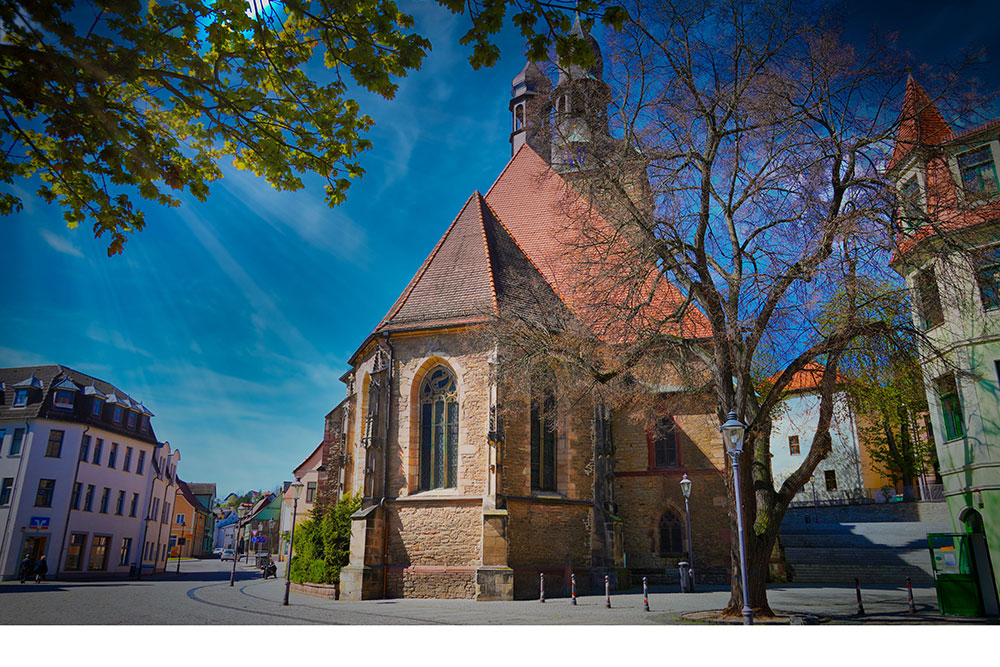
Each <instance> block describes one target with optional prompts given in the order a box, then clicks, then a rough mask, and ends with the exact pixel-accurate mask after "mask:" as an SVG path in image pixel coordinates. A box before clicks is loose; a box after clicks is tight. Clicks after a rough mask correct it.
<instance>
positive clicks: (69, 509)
mask: <svg viewBox="0 0 1000 667" xmlns="http://www.w3.org/2000/svg"><path fill="white" fill-rule="evenodd" d="M88 431H90V424H87V428H85V429H83V435H81V436H80V447H81V448H82V447H83V439H84V438H86V437H87V432H88ZM79 474H80V450H79V449H78V450H76V469H75V470H74V471H73V485H74V486H75V485H76V480H77V477H78V476H79ZM81 490H82V489H81ZM72 511H73V487H72V486H71V487H70V489H69V502H67V503H66V522H65V523H64V524H63V535H62V543H61V544H60V545H59V558H58V559H56V571H55V574H53V575H52V578H53V579H58V578H59V566H60V565H61V564H62V559H63V553H64V552H65V551H66V538H67V537H68V536H69V517H70V513H71V512H72ZM81 556H82V554H81Z"/></svg>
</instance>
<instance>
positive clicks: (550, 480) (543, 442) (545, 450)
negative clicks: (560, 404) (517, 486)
mask: <svg viewBox="0 0 1000 667" xmlns="http://www.w3.org/2000/svg"><path fill="white" fill-rule="evenodd" d="M558 440H559V433H558V429H557V425H556V397H555V394H554V393H553V391H552V383H548V384H547V385H546V386H545V389H543V390H542V395H541V396H540V397H538V398H534V399H532V401H531V489H532V490H533V491H555V490H556V443H557V442H558Z"/></svg>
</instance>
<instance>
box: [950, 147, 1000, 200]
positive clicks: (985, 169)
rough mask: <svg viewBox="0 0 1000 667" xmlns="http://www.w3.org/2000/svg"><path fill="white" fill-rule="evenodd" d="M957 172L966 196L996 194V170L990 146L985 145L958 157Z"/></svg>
mask: <svg viewBox="0 0 1000 667" xmlns="http://www.w3.org/2000/svg"><path fill="white" fill-rule="evenodd" d="M958 170H959V172H960V173H961V175H962V188H963V189H964V190H965V193H966V195H990V194H994V193H995V192H997V169H996V165H995V164H994V162H993V152H992V151H991V150H990V145H989V144H985V145H983V146H979V147H978V148H973V149H972V150H971V151H966V152H965V153H961V154H960V155H959V156H958Z"/></svg>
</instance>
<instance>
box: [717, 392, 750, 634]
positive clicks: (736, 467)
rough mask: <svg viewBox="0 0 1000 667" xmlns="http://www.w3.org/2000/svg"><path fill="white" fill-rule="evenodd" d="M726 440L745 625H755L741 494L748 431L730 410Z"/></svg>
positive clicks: (723, 428) (725, 430) (724, 438)
mask: <svg viewBox="0 0 1000 667" xmlns="http://www.w3.org/2000/svg"><path fill="white" fill-rule="evenodd" d="M719 430H720V431H721V432H722V438H723V440H724V441H725V445H726V453H727V454H729V458H730V459H732V461H733V491H734V492H735V493H736V526H737V531H738V533H739V539H740V576H741V578H742V580H743V581H742V584H743V625H753V609H751V608H750V596H749V595H748V594H747V593H748V591H747V548H746V540H745V539H744V537H743V501H742V499H741V496H740V455H741V454H743V433H744V431H746V426H744V425H743V424H742V423H741V422H740V420H738V419H737V418H736V413H735V412H734V411H732V410H730V412H729V420H728V421H727V422H726V423H725V424H723V425H722V426H721V427H719Z"/></svg>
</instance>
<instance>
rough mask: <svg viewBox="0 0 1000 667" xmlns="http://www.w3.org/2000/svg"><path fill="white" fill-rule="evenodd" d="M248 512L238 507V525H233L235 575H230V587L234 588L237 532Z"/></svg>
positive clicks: (234, 573)
mask: <svg viewBox="0 0 1000 667" xmlns="http://www.w3.org/2000/svg"><path fill="white" fill-rule="evenodd" d="M246 512H247V510H246V508H245V507H238V508H237V509H236V516H237V517H238V518H237V519H236V523H235V524H234V525H233V573H232V574H230V575H229V585H230V586H232V585H233V584H234V583H236V531H237V530H239V527H240V522H241V521H242V520H243V515H244V514H246Z"/></svg>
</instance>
